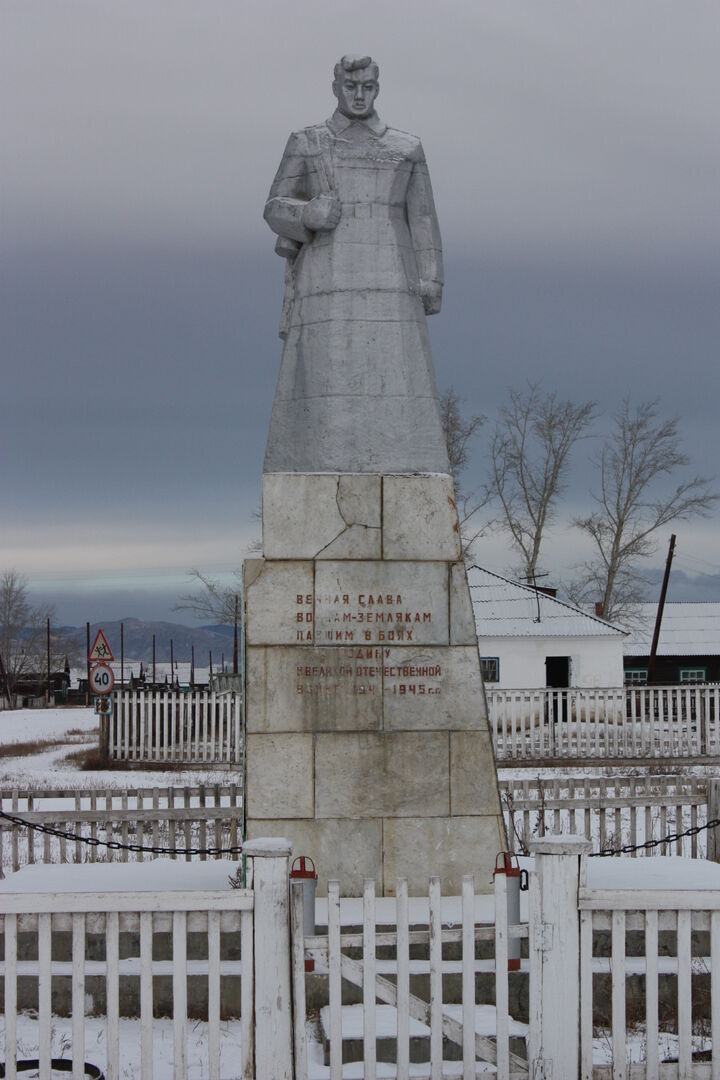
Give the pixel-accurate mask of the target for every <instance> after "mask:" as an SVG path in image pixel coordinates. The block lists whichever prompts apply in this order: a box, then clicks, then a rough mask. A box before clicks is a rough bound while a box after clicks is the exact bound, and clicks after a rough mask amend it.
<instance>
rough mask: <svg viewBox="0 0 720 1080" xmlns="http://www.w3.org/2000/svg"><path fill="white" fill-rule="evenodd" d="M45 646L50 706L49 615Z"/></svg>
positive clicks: (48, 701) (47, 702) (48, 702)
mask: <svg viewBox="0 0 720 1080" xmlns="http://www.w3.org/2000/svg"><path fill="white" fill-rule="evenodd" d="M45 644H46V647H47V701H46V704H47V705H49V704H50V694H51V692H52V687H51V684H50V616H49V615H48V617H47V630H46V641H45Z"/></svg>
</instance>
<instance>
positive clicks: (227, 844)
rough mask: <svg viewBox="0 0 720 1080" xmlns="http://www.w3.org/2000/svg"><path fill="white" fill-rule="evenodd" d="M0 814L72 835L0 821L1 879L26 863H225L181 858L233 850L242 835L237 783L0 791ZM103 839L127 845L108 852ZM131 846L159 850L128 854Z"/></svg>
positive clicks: (204, 856)
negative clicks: (195, 851)
mask: <svg viewBox="0 0 720 1080" xmlns="http://www.w3.org/2000/svg"><path fill="white" fill-rule="evenodd" d="M0 809H1V810H3V811H5V812H6V813H8V814H11V815H13V816H15V817H20V818H22V819H23V820H24V821H28V822H31V823H32V824H36V825H41V826H50V827H51V828H54V829H58V830H59V831H61V832H66V833H70V834H72V835H74V836H76V837H77V839H76V840H69V839H67V838H65V837H56V836H52V835H50V834H49V833H43V832H40V831H37V830H35V829H32V828H27V827H25V826H23V825H17V824H14V823H12V822H10V821H7V820H4V819H2V818H0V868H2V870H3V872H5V873H7V872H9V871H12V870H18V869H19V868H20V867H21V866H24V865H26V864H27V863H30V864H32V863H52V862H61V863H85V862H98V861H99V862H111V861H121V862H128V861H135V860H137V861H138V862H143V861H144V860H145V859H153V858H157V857H159V856H160V855H162V857H163V858H171V859H174V858H186V859H187V860H188V861H189V860H190V859H191V858H197V859H200V860H201V861H204V860H205V859H207V858H208V857H209V858H223V857H224V858H228V857H229V856H228V854H225V855H218V854H215V855H210V856H208V855H206V854H198V855H196V856H192V855H189V854H188V855H185V854H184V853H183V852H184V850H185V849H189V848H197V849H202V851H204V850H205V849H208V848H215V849H226V850H227V849H230V848H236V847H237V846H238V844H239V843H240V837H241V836H242V822H243V810H242V789H241V787H239V786H238V785H237V784H225V785H221V784H207V785H205V784H199V785H195V786H191V785H185V786H179V785H178V786H173V787H152V788H149V787H147V788H123V789H120V788H107V789H102V788H87V789H82V790H77V791H76V790H71V789H66V788H32V789H21V788H12V789H7V788H1V787H0ZM85 841H89V842H85ZM96 841H100V843H96ZM108 841H109V842H110V843H111V844H114V843H119V844H122V845H126V846H123V847H121V848H114V847H108V846H106V845H107V842H108ZM132 845H135V846H137V847H140V848H143V847H155V848H158V847H160V848H164V849H165V850H164V851H163V852H158V853H153V852H144V851H142V850H141V851H132V850H130V847H131V846H132Z"/></svg>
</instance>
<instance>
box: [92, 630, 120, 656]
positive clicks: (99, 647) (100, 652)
mask: <svg viewBox="0 0 720 1080" xmlns="http://www.w3.org/2000/svg"><path fill="white" fill-rule="evenodd" d="M114 659H115V657H114V656H113V654H112V651H111V649H110V646H109V645H108V640H107V638H106V637H105V635H104V634H103V632H102V630H98V632H97V634H96V635H95V641H94V642H93V647H92V649H91V650H90V652H89V653H88V660H114Z"/></svg>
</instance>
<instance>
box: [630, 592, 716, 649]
mask: <svg viewBox="0 0 720 1080" xmlns="http://www.w3.org/2000/svg"><path fill="white" fill-rule="evenodd" d="M636 610H637V617H636V620H635V623H636V625H635V626H634V628H633V629H632V630H631V632H630V636H629V637H628V639H627V641H625V642H624V643H623V652H624V653H625V655H626V656H649V654H650V646H651V644H652V637H653V631H654V629H655V618H656V616H657V604H638V605H637V609H636ZM657 651H658V656H718V655H720V602H717V601H715V602H699V603H693V604H689V603H688V604H680V603H668V604H666V605H665V610H664V611H663V617H662V623H661V624H660V640H659V642H658V650H657Z"/></svg>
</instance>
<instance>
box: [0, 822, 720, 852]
mask: <svg viewBox="0 0 720 1080" xmlns="http://www.w3.org/2000/svg"><path fill="white" fill-rule="evenodd" d="M0 817H2V818H5V820H6V821H11V822H12V823H13V825H24V827H25V828H26V829H34V830H35V831H36V832H41V833H48V834H49V835H50V836H59V837H60V838H61V839H62V840H70V841H71V842H75V841H78V842H80V843H81V844H87V845H88V846H89V847H106V848H109V849H110V850H111V851H138V852H139V851H142V852H148V853H149V854H151V855H240V854H241V853H242V846H239V847H228V848H218V847H210V848H167V847H151V846H149V845H145V844H122V843H120V841H119V840H99V839H98V837H96V836H79V835H78V834H77V833H71V832H66V831H65V830H63V829H55V828H53V826H52V825H41V824H40V823H39V822H35V821H26V820H25V818H21V817H17V816H16V815H13V814H7V813H6V812H5V811H4V810H0ZM719 825H720V818H713V820H712V821H708V822H707V823H706V824H705V825H694V826H693V827H692V828H690V829H685V831H684V832H679V833H668V835H667V836H660V837H658V839H657V840H646V841H645V843H643V844H623V845H622V847H619V848H603V850H602V851H592V852H590V854H589V855H588V858H589V859H603V858H608V857H609V856H611V855H632V853H633V852H634V851H649V850H650V849H651V848H656V847H660V846H661V845H662V844H674V843H676V842H677V841H678V840H682V839H683V838H684V837H686V836H697V835H698V834H699V833H701V832H705V831H706V830H707V829H716V828H717V827H718V826H719Z"/></svg>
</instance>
